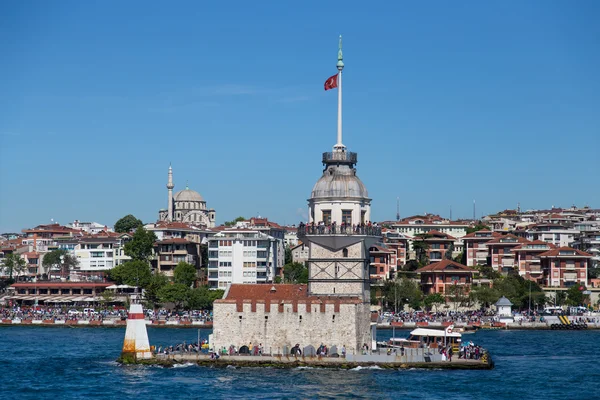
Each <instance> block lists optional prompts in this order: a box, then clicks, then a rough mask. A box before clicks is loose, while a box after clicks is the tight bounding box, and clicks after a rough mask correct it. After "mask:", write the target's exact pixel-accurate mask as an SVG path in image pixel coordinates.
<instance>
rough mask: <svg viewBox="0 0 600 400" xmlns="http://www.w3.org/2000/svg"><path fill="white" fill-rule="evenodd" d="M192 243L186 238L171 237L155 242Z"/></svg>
mask: <svg viewBox="0 0 600 400" xmlns="http://www.w3.org/2000/svg"><path fill="white" fill-rule="evenodd" d="M189 243H192V242H190V241H189V240H187V239H183V238H171V239H165V240H161V241H160V242H156V244H189Z"/></svg>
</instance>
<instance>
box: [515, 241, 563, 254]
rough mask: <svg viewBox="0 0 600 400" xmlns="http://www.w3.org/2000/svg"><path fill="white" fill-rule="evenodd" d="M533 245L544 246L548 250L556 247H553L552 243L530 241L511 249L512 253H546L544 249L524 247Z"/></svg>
mask: <svg viewBox="0 0 600 400" xmlns="http://www.w3.org/2000/svg"><path fill="white" fill-rule="evenodd" d="M535 244H545V245H547V246H548V248H549V249H555V248H556V246H555V245H553V244H552V243H548V242H544V241H542V240H532V241H531V242H527V243H523V244H520V245H518V246H517V247H515V248H513V249H512V251H515V250H526V251H546V250H544V249H528V248H527V247H526V246H530V245H535Z"/></svg>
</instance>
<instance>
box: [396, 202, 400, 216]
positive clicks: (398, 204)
mask: <svg viewBox="0 0 600 400" xmlns="http://www.w3.org/2000/svg"><path fill="white" fill-rule="evenodd" d="M396 221H400V197H396Z"/></svg>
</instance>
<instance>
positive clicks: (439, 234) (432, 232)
mask: <svg viewBox="0 0 600 400" xmlns="http://www.w3.org/2000/svg"><path fill="white" fill-rule="evenodd" d="M426 235H430V236H433V237H428V238H425V239H424V240H435V239H441V238H443V239H448V240H456V238H455V237H453V236H450V235H448V234H447V233H444V232H440V231H436V230H435V229H432V230H430V231H429V232H427V233H426ZM415 240H422V239H421V238H420V237H419V235H415Z"/></svg>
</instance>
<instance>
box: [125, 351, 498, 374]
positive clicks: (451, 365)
mask: <svg viewBox="0 0 600 400" xmlns="http://www.w3.org/2000/svg"><path fill="white" fill-rule="evenodd" d="M406 350H407V351H406V352H405V354H404V356H401V355H396V354H391V355H388V354H385V353H383V352H382V354H377V353H373V354H355V355H353V354H347V355H346V356H345V357H342V356H340V357H322V356H312V357H311V356H306V357H305V356H292V355H281V354H273V355H262V356H250V355H232V356H230V355H222V356H220V357H219V358H218V359H215V358H213V357H211V355H209V354H204V353H176V354H157V355H155V356H154V357H153V358H152V359H148V360H138V361H137V362H136V364H149V365H161V366H164V367H172V366H174V365H177V364H186V363H192V364H197V365H199V366H208V367H223V368H225V367H228V366H233V367H271V368H298V367H313V368H333V369H353V368H357V367H361V368H369V367H371V368H373V367H379V368H381V369H411V368H417V369H447V370H465V369H472V370H486V369H492V368H494V363H493V361H492V359H491V357H489V356H488V355H486V356H485V357H482V359H480V360H463V359H458V357H456V358H454V359H453V360H452V361H451V362H450V361H442V359H441V355H440V354H437V352H431V351H428V350H429V349H406ZM434 353H435V354H434ZM120 361H121V362H123V360H120Z"/></svg>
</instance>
